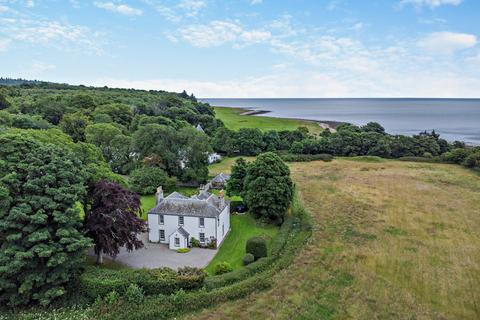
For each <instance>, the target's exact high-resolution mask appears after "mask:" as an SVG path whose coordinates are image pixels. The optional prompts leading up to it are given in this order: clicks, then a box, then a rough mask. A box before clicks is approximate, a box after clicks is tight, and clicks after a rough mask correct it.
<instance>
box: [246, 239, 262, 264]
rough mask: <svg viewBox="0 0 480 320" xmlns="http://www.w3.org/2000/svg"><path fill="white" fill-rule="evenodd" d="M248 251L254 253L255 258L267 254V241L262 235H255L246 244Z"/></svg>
mask: <svg viewBox="0 0 480 320" xmlns="http://www.w3.org/2000/svg"><path fill="white" fill-rule="evenodd" d="M246 251H247V253H250V254H252V255H253V256H254V257H255V260H258V259H260V258H263V257H266V256H267V241H265V239H264V238H261V237H253V238H250V239H248V241H247V246H246Z"/></svg>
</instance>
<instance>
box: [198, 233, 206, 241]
mask: <svg viewBox="0 0 480 320" xmlns="http://www.w3.org/2000/svg"><path fill="white" fill-rule="evenodd" d="M199 238H200V242H202V243H203V242H205V233H203V232H200V237H199Z"/></svg>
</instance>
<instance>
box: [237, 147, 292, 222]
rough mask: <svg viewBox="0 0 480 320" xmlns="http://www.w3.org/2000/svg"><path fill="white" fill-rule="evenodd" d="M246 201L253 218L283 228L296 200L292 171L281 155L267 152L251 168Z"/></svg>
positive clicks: (247, 179)
mask: <svg viewBox="0 0 480 320" xmlns="http://www.w3.org/2000/svg"><path fill="white" fill-rule="evenodd" d="M243 198H244V200H245V202H246V204H247V206H248V208H249V210H250V212H251V213H252V214H254V215H255V216H256V217H258V218H262V219H264V220H267V221H269V222H273V223H275V224H282V223H283V219H284V216H285V214H286V212H287V209H288V208H289V206H290V203H291V201H292V198H293V182H292V180H291V178H290V169H289V168H288V166H287V165H286V164H285V163H284V162H283V161H282V159H280V157H279V156H278V155H276V154H275V153H272V152H267V153H263V154H261V155H259V156H258V157H257V159H256V160H255V161H254V162H252V163H251V164H249V165H248V168H247V176H246V178H245V184H244V191H243Z"/></svg>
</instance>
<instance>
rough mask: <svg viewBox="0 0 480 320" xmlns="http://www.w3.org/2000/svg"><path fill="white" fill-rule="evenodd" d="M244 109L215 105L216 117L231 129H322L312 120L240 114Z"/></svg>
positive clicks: (312, 131) (320, 130) (318, 130)
mask: <svg viewBox="0 0 480 320" xmlns="http://www.w3.org/2000/svg"><path fill="white" fill-rule="evenodd" d="M245 111H246V110H245V109H241V108H227V107H215V113H216V116H217V118H219V119H220V120H222V121H223V123H224V124H225V126H226V127H227V128H229V129H231V130H240V129H241V128H259V129H260V130H262V131H268V130H295V129H297V128H298V127H307V128H308V130H309V131H310V132H311V133H320V132H322V130H323V129H322V128H321V127H320V126H319V125H318V123H316V122H314V121H307V120H295V119H282V118H272V117H263V116H262V117H259V116H249V115H245V116H244V115H241V114H242V113H244V112H245Z"/></svg>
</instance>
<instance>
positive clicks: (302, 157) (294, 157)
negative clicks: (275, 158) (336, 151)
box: [278, 153, 333, 162]
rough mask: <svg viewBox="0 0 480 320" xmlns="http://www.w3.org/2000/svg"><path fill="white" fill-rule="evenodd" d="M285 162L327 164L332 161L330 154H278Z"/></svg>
mask: <svg viewBox="0 0 480 320" xmlns="http://www.w3.org/2000/svg"><path fill="white" fill-rule="evenodd" d="M278 155H279V156H280V158H282V160H283V161H285V162H309V161H319V160H322V161H325V162H329V161H332V160H333V156H332V155H331V154H326V153H325V154H322V153H321V154H294V153H284V154H281V153H280V154H278Z"/></svg>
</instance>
